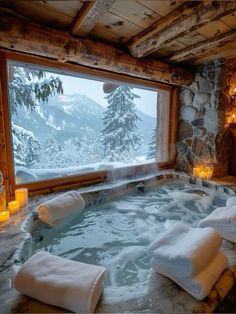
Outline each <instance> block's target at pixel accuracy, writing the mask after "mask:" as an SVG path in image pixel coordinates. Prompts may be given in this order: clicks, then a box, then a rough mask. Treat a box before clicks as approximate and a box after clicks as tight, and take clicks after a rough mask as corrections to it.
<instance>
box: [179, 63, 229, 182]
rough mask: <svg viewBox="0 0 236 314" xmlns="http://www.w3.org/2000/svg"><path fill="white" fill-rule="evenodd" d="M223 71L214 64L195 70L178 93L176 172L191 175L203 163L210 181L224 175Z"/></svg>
mask: <svg viewBox="0 0 236 314" xmlns="http://www.w3.org/2000/svg"><path fill="white" fill-rule="evenodd" d="M226 87H227V67H226V65H225V62H224V61H223V60H216V61H214V62H211V63H209V64H205V65H203V66H201V67H199V68H198V69H197V71H196V73H195V78H194V81H193V82H192V84H191V85H189V86H185V87H183V88H182V90H181V92H180V120H179V126H178V141H177V159H176V169H179V170H183V171H186V172H188V173H192V168H193V167H194V166H195V165H199V164H203V163H207V164H211V166H212V167H213V168H214V173H213V176H214V177H221V176H224V175H226V174H227V171H228V160H229V149H230V141H229V129H228V128H226V127H225V114H226V112H227V111H228V110H229V106H230V101H229V96H228V95H227V93H226V92H225V90H226Z"/></svg>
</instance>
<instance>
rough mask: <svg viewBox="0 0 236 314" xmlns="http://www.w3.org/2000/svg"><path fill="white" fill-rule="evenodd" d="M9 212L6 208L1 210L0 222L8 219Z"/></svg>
mask: <svg viewBox="0 0 236 314" xmlns="http://www.w3.org/2000/svg"><path fill="white" fill-rule="evenodd" d="M9 217H10V214H9V211H8V210H5V211H3V212H0V222H5V221H7V220H8V219H9Z"/></svg>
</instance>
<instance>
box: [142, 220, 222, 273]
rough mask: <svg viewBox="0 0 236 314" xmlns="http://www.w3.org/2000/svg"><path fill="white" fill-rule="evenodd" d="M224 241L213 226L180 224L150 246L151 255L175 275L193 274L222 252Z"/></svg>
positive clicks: (157, 263)
mask: <svg viewBox="0 0 236 314" xmlns="http://www.w3.org/2000/svg"><path fill="white" fill-rule="evenodd" d="M203 230H204V232H203ZM221 242H222V241H221V237H220V235H219V234H218V233H217V232H216V231H215V230H214V229H213V228H206V229H199V228H191V227H189V226H187V225H185V224H183V223H178V224H176V225H174V226H172V227H171V228H169V229H168V230H167V231H166V232H165V233H163V234H162V235H160V237H159V238H158V239H157V240H155V241H154V242H153V243H152V244H151V245H150V246H149V247H148V254H149V255H150V256H151V257H153V258H155V260H156V265H159V267H160V268H161V269H163V271H166V272H167V273H172V274H173V275H174V276H175V277H180V278H182V277H189V276H193V275H195V274H197V273H199V272H200V271H202V269H204V268H205V266H206V265H208V264H209V262H210V261H211V260H212V259H213V257H215V256H216V254H217V253H218V249H219V248H220V246H221Z"/></svg>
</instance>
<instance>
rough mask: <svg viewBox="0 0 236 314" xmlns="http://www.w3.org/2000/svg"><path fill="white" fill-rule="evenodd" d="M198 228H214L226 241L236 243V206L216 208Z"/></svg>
mask: <svg viewBox="0 0 236 314" xmlns="http://www.w3.org/2000/svg"><path fill="white" fill-rule="evenodd" d="M198 227H200V228H206V227H213V228H214V229H216V230H217V231H218V232H219V233H220V235H221V236H222V237H223V238H224V239H227V240H229V241H231V242H234V243H236V205H233V206H231V207H218V208H216V209H215V210H214V211H213V212H212V213H211V214H210V215H208V216H207V217H206V218H204V219H203V220H201V221H200V222H199V224H198Z"/></svg>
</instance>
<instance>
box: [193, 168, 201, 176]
mask: <svg viewBox="0 0 236 314" xmlns="http://www.w3.org/2000/svg"><path fill="white" fill-rule="evenodd" d="M199 172H200V168H199V167H194V168H193V175H194V176H195V177H198V176H199Z"/></svg>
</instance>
